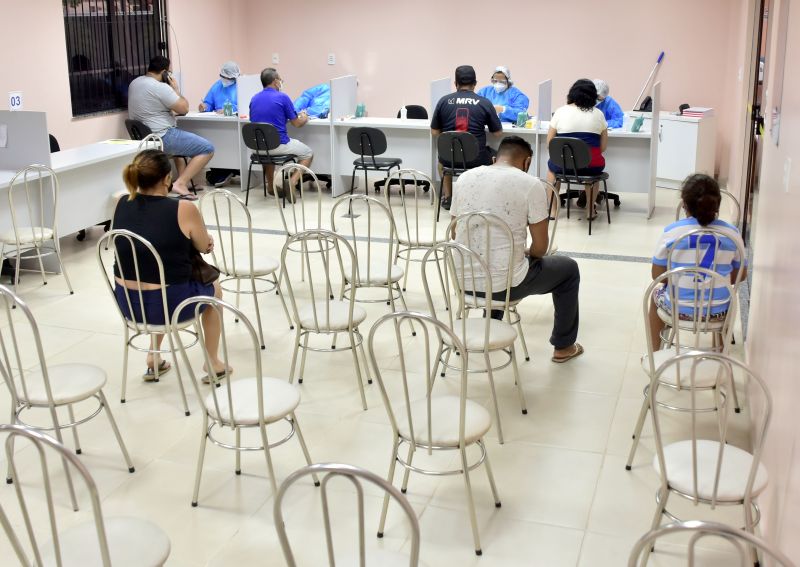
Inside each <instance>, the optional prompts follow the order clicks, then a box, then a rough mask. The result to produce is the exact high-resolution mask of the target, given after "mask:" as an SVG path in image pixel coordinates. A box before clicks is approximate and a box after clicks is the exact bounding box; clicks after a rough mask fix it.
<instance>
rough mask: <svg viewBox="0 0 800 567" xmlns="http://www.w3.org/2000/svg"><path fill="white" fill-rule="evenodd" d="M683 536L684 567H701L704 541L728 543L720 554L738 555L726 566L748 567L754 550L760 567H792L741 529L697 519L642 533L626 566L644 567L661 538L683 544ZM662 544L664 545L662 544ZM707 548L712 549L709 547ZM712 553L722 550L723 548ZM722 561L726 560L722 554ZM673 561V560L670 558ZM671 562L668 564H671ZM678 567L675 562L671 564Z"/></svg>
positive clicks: (777, 552) (760, 541)
mask: <svg viewBox="0 0 800 567" xmlns="http://www.w3.org/2000/svg"><path fill="white" fill-rule="evenodd" d="M686 534H689V535H690V538H689V546H688V548H687V549H686V555H685V557H686V562H685V563H683V564H684V565H686V566H687V567H695V566H696V565H698V566H699V565H702V563H701V562H700V561H701V559H698V557H697V555H698V554H699V553H702V551H701V552H699V553H698V549H701V548H702V547H703V546H704V543H705V542H704V541H703V540H705V539H714V540H720V539H721V540H724V541H726V542H727V543H728V546H727V548H725V549H724V551H726V552H727V551H728V549H730V551H732V552H734V553H735V554H736V555H737V556H738V561H736V560H734V561H735V563H734V564H729V565H730V567H736V566H737V565H738V567H752V566H753V558H752V556H751V555H750V549H755V550H756V552H757V553H758V554H759V556H760V557H761V565H770V566H773V567H795V564H794V563H792V560H791V559H789V558H788V557H787V556H786V555H784V554H783V553H782V552H781V551H780V550H778V549H775V548H773V547H771V546H770V545H769V544H768V543H767V542H766V541H764V540H763V539H761V538H759V537H756V536H754V535H752V534H749V533H747V532H746V531H744V530H743V529H741V528H734V527H732V526H729V525H727V524H720V523H719V522H702V521H699V520H691V521H688V522H675V523H672V524H667V525H666V526H661V527H660V528H656V529H654V530H650V531H649V532H647V533H646V534H644V535H643V536H642V537H641V538H639V541H637V542H636V544H635V545H634V546H633V549H632V550H631V554H630V557H629V558H628V567H645V566H646V565H647V562H648V559H649V557H650V554H651V549H652V548H653V546H655V545H656V543H657V542H659V541H660V540H662V539H664V538H669V537H670V536H673V535H677V536H678V537H679V538H680V539H679V541H681V542H683V541H684V540H685V536H686ZM664 543H666V542H664ZM708 547H716V546H715V545H714V544H711V545H710V546H708ZM715 551H723V548H720V549H719V550H717V549H715ZM725 557H726V559H728V560H729V561H730V560H732V559H733V558H730V557H729V555H728V554H727V553H726V555H725ZM670 559H671V560H672V559H677V558H674V557H671V558H670ZM672 564H673V563H670V565H672ZM675 565H678V563H675Z"/></svg>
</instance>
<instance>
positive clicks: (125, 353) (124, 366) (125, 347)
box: [119, 325, 130, 404]
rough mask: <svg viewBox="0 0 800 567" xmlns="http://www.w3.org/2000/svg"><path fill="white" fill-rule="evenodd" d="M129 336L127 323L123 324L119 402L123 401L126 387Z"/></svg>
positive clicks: (122, 402)
mask: <svg viewBox="0 0 800 567" xmlns="http://www.w3.org/2000/svg"><path fill="white" fill-rule="evenodd" d="M129 337H130V330H129V329H128V325H125V336H124V337H123V339H124V341H125V343H124V345H123V347H122V351H123V352H122V392H121V394H120V398H119V403H121V404H124V403H125V392H126V390H127V388H128V349H129V348H130V347H129V346H128V340H129Z"/></svg>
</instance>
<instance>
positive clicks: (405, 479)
mask: <svg viewBox="0 0 800 567" xmlns="http://www.w3.org/2000/svg"><path fill="white" fill-rule="evenodd" d="M415 450H416V446H415V445H414V443H409V444H408V455H407V456H406V462H407V463H408V464H409V465H411V462H412V461H413V460H414V452H415ZM405 469H406V470H405V471H403V484H402V485H400V492H402V493H403V494H406V493H407V492H408V477H409V476H411V469H410V468H408V467H405Z"/></svg>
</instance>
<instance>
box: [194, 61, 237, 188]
mask: <svg viewBox="0 0 800 567" xmlns="http://www.w3.org/2000/svg"><path fill="white" fill-rule="evenodd" d="M240 74H241V73H240V71H239V65H238V64H237V63H236V62H235V61H226V62H225V63H224V64H223V65H222V69H220V71H219V79H218V80H217V81H214V84H213V85H211V88H210V89H208V93H206V96H205V97H204V98H203V101H202V102H201V103H200V106H199V107H198V110H199V111H200V112H216V113H217V114H222V113H223V111H224V110H225V104H226V103H228V102H229V103H231V112H232V113H233V114H236V113H237V112H238V111H239V109H238V102H239V97H238V89H237V86H236V79H238V78H239V75H240ZM236 175H239V170H238V169H223V168H220V167H212V168H211V169H209V170H208V171H207V172H206V181H208V183H209V184H210V185H213V186H214V187H223V186H224V185H226V184H227V183H228V182H229V181H230V180H231V179H232V178H233V177H234V176H236Z"/></svg>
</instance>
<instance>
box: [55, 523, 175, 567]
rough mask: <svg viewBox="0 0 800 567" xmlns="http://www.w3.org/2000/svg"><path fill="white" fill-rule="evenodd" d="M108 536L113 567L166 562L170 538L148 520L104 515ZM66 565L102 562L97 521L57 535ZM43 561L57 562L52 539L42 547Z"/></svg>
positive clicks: (149, 566) (153, 565)
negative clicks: (105, 516)
mask: <svg viewBox="0 0 800 567" xmlns="http://www.w3.org/2000/svg"><path fill="white" fill-rule="evenodd" d="M104 525H105V528H106V538H107V540H108V552H109V555H110V556H111V564H112V565H114V567H157V566H160V565H163V564H164V563H166V561H167V558H168V557H169V552H170V541H169V538H168V537H167V535H166V534H165V533H164V531H163V530H162V529H161V528H159V527H158V526H157V525H155V524H153V523H152V522H148V521H147V520H140V519H137V518H105V519H104ZM58 539H59V543H60V544H61V558H62V560H63V563H62V565H63V566H64V567H94V566H101V565H103V561H102V558H101V555H100V546H99V544H98V543H97V529H96V528H95V524H94V521H91V522H85V523H83V524H79V525H76V526H73V527H71V528H67V529H66V530H64V531H63V532H60V533H59V534H58ZM42 562H43V564H44V565H47V566H48V567H49V566H51V565H56V558H55V549H54V547H53V544H52V542H50V543H48V544H47V545H45V546H42Z"/></svg>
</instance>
